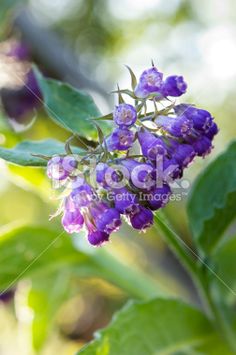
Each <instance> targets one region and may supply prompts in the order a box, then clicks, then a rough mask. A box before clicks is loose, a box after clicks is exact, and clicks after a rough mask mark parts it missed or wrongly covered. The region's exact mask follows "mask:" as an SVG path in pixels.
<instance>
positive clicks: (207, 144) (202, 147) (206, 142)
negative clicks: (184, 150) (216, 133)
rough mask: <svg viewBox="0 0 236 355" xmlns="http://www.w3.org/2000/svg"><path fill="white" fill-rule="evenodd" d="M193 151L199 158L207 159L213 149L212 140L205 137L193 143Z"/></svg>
mask: <svg viewBox="0 0 236 355" xmlns="http://www.w3.org/2000/svg"><path fill="white" fill-rule="evenodd" d="M193 149H194V150H195V153H196V154H197V155H198V156H199V157H205V156H206V155H207V154H209V153H210V151H211V149H212V144H211V140H210V139H209V138H207V137H204V136H203V137H201V138H200V139H198V140H196V141H195V142H194V143H193Z"/></svg>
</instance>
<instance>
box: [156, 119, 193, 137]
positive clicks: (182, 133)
mask: <svg viewBox="0 0 236 355" xmlns="http://www.w3.org/2000/svg"><path fill="white" fill-rule="evenodd" d="M155 123H156V124H157V125H158V126H160V127H161V128H163V129H164V130H165V131H167V132H168V133H169V134H171V135H172V136H174V137H177V138H186V137H188V136H189V135H191V134H192V133H193V123H192V121H191V120H190V119H189V118H187V117H186V116H184V115H182V116H178V117H170V116H159V117H158V118H157V119H156V120H155Z"/></svg>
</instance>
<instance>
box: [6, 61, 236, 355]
mask: <svg viewBox="0 0 236 355" xmlns="http://www.w3.org/2000/svg"><path fill="white" fill-rule="evenodd" d="M128 69H129V72H130V75H131V89H122V90H121V89H119V88H118V89H117V90H116V91H115V93H116V94H117V96H118V103H117V105H116V107H115V108H114V110H113V112H112V113H110V114H108V115H106V116H102V115H101V113H100V111H99V109H98V108H97V106H96V104H95V103H94V101H93V99H92V98H91V97H90V96H89V95H88V94H86V93H84V92H81V91H80V90H77V89H75V88H73V87H71V86H69V85H67V84H65V83H61V82H59V81H56V80H52V79H48V78H44V77H43V76H42V75H41V74H40V72H39V71H38V70H37V69H36V68H34V70H33V73H34V75H35V78H36V80H37V84H38V85H39V89H40V93H41V95H42V97H43V103H44V107H45V109H46V111H47V113H48V116H49V117H50V118H51V119H52V120H53V121H54V123H56V124H58V125H60V126H61V127H63V128H64V129H65V131H67V132H68V131H69V132H70V134H71V133H72V135H71V137H69V139H68V140H67V141H66V143H65V144H64V143H62V142H59V141H58V140H55V139H45V140H42V141H23V142H20V143H19V144H18V145H16V146H15V147H13V148H10V149H9V148H3V147H0V157H1V158H3V159H5V160H7V161H8V162H10V163H14V164H18V165H22V166H31V167H33V166H37V167H45V168H46V169H47V175H48V177H49V178H50V179H51V180H52V182H53V184H52V186H53V188H57V189H58V190H57V192H56V194H57V195H59V198H60V204H59V208H58V211H57V212H56V214H55V215H59V214H60V215H62V225H63V227H64V229H65V231H66V232H68V233H74V234H77V233H80V232H81V230H85V231H86V233H87V238H88V241H89V243H90V244H92V245H94V246H99V245H102V244H104V243H105V242H107V241H108V240H109V238H110V236H111V234H112V233H113V232H115V231H117V230H118V229H119V228H120V226H121V223H122V222H121V221H122V219H123V220H125V221H126V222H128V223H129V224H130V225H131V226H132V227H133V228H134V229H135V230H138V231H145V230H146V229H147V228H149V227H150V226H152V225H153V231H154V229H155V230H156V231H157V235H158V237H159V236H162V237H163V238H164V240H165V242H166V245H167V246H168V247H169V248H170V249H171V250H172V251H173V253H174V254H175V255H176V257H177V258H178V260H179V262H180V263H181V265H183V266H184V267H185V269H186V271H187V272H188V273H189V275H190V277H191V280H192V281H193V284H194V285H195V289H194V290H195V291H196V295H195V297H192V294H191V295H190V294H189V292H188V287H187V288H186V289H185V288H184V292H179V293H180V297H181V296H182V298H185V296H183V295H186V298H187V299H188V303H186V302H183V301H182V300H180V299H176V292H173V290H172V289H171V288H167V287H166V283H164V285H163V280H162V279H164V278H158V277H155V276H152V275H149V274H148V273H147V272H146V270H142V271H141V270H140V269H139V270H135V269H133V268H131V266H127V265H125V264H124V263H123V262H122V263H120V262H119V259H118V258H116V256H114V255H112V256H111V255H110V254H109V253H110V249H109V244H108V245H107V246H108V248H90V247H89V248H83V247H81V245H79V244H78V243H74V240H72V238H67V237H66V236H65V238H63V237H62V236H63V235H64V231H63V232H62V231H61V226H59V227H57V224H56V223H55V225H54V227H55V230H51V228H42V226H39V228H38V227H35V226H33V227H32V226H26V227H24V228H23V229H20V230H19V229H15V230H14V231H11V232H10V234H9V233H6V236H5V237H4V236H1V254H0V255H2V258H3V259H4V262H3V263H2V264H3V272H2V273H1V274H0V281H1V283H0V284H1V285H0V286H1V290H3V291H6V290H7V288H5V285H6V282H7V285H12V278H13V279H14V280H18V279H19V278H22V277H23V276H22V275H25V274H24V272H22V273H21V274H20V275H19V267H20V265H22V270H25V271H27V275H28V272H30V271H31V266H32V265H33V266H34V267H33V268H32V269H33V270H34V268H36V267H38V268H40V267H42V270H43V290H44V291H45V289H46V295H45V296H43V298H40V297H39V294H41V292H38V290H37V293H36V295H37V297H36V298H37V299H38V297H39V304H38V303H35V302H31V303H32V304H31V306H32V307H33V306H34V304H35V310H34V312H35V314H36V316H34V317H32V322H34V320H35V321H36V324H37V322H38V319H42V312H44V311H46V310H47V309H48V307H44V308H43V309H42V307H41V305H42V302H45V300H47V297H48V298H49V301H48V304H51V303H52V302H51V300H52V299H53V300H55V298H56V297H57V296H58V297H59V298H60V299H61V292H58V287H56V292H55V288H53V287H52V289H51V288H45V285H44V282H45V281H47V282H48V284H51V283H52V284H53V283H54V282H55V280H54V278H55V276H60V279H59V280H60V285H61V289H62V291H63V292H64V289H65V288H66V287H67V286H65V285H68V279H67V277H68V276H63V275H69V277H71V278H73V280H74V277H75V268H76V274H77V272H78V275H79V277H86V278H88V277H89V275H90V276H91V277H98V275H99V277H101V278H102V279H104V280H106V281H107V282H111V283H112V284H114V285H115V286H116V287H118V288H119V289H121V290H122V291H124V292H125V293H126V295H127V296H128V297H130V298H135V299H136V300H137V299H138V300H139V301H140V300H141V301H142V302H138V303H132V304H129V305H127V306H126V307H125V308H124V309H123V310H122V311H121V312H119V313H118V314H117V316H116V317H115V318H114V321H113V322H112V323H111V324H110V325H109V326H108V328H107V329H104V330H103V331H102V332H101V333H100V336H99V337H97V339H95V340H94V341H93V342H92V343H91V344H89V345H88V346H86V347H85V348H83V349H82V350H81V351H80V352H79V353H80V354H84V355H91V354H109V355H120V354H122V355H123V354H124V355H152V354H154V353H155V354H160V353H161V354H164V353H165V354H177V353H179V354H180V353H181V354H187V355H190V354H204V355H211V354H212V355H213V354H214V355H216V354H220V355H221V354H224V355H231V354H236V337H235V324H236V323H235V322H236V315H235V295H236V292H235V291H234V290H235V285H236V271H235V270H236V269H235V254H236V238H235V236H234V233H235V229H234V228H232V227H233V226H232V227H231V228H229V227H230V225H231V223H232V222H233V220H234V219H235V216H236V213H235V211H236V179H235V176H236V165H235V161H236V142H232V144H231V145H230V146H229V148H228V149H227V150H226V151H225V152H224V153H223V154H222V155H220V156H219V157H217V158H216V159H215V160H214V161H213V162H212V163H210V164H209V165H208V166H207V168H206V169H205V171H203V173H202V174H201V175H200V176H199V177H198V178H197V179H196V182H195V183H194V185H193V186H192V187H191V192H190V194H189V196H188V201H187V215H188V222H189V226H190V230H191V232H192V233H191V244H189V245H188V244H186V243H185V240H184V238H182V237H180V236H178V234H177V233H176V232H175V231H174V229H173V228H172V227H171V224H170V222H169V221H168V219H167V216H166V214H165V211H164V209H163V207H164V206H165V205H166V204H167V203H168V202H169V201H170V200H172V197H176V195H177V193H176V190H175V189H176V188H177V187H176V186H182V187H183V185H181V183H179V181H181V180H180V179H181V178H182V176H183V174H184V170H185V169H186V168H187V167H188V166H189V165H190V164H191V163H192V162H193V160H194V159H195V158H197V157H203V158H204V157H205V156H206V155H207V154H209V153H210V151H211V149H212V141H213V138H214V136H215V135H216V133H217V132H218V128H217V125H216V123H215V122H214V120H213V117H212V116H211V114H210V113H209V112H208V111H206V110H203V109H200V108H197V107H195V106H194V105H190V104H186V103H185V104H183V103H182V104H180V103H177V102H176V101H175V100H177V99H176V98H179V97H180V96H182V95H183V94H184V93H185V92H186V89H187V85H186V83H185V81H184V79H183V77H181V76H170V77H167V78H164V77H163V74H162V73H161V72H159V70H158V69H157V68H156V67H155V66H154V65H153V66H152V67H151V68H149V69H147V70H145V71H144V72H143V73H142V75H141V77H140V79H139V80H138V81H137V80H136V77H135V75H134V73H133V71H132V70H131V69H130V68H128ZM30 89H31V88H30ZM34 94H35V95H36V96H37V99H38V100H40V96H38V95H37V91H35V92H34ZM124 98H126V101H124ZM132 100H133V101H132ZM27 134H29V132H27ZM78 142H79V144H77V143H78ZM73 143H74V144H73ZM16 171H17V170H16ZM32 180H33V179H32V178H31V179H30V181H31V182H32ZM182 182H183V181H182ZM35 184H37V182H35ZM37 191H38V186H37ZM47 203H48V202H47ZM177 213H178V212H177ZM120 234H122V230H121V231H120ZM152 236H153V237H155V236H154V233H153V234H152ZM59 239H60V241H59V243H60V244H59V245H57V246H56V247H55V248H53V246H54V243H56V241H57V240H59ZM16 241H17V243H16ZM13 244H14V245H15V244H16V245H17V248H13ZM18 245H20V246H22V247H21V248H20V250H26V251H29V253H27V255H26V254H25V253H24V252H23V253H21V252H20V253H19V248H18ZM127 245H128V246H129V245H130V244H129V242H127ZM42 246H44V247H45V249H44V250H42ZM51 246H52V248H51ZM23 247H24V248H23ZM50 248H51V249H50ZM14 250H15V253H14ZM13 253H14V254H13ZM31 254H32V255H36V258H35V259H33V260H32V262H31V264H30V265H28V263H29V259H28V255H31ZM37 255H38V256H37ZM41 255H43V256H44V257H43V258H42V260H41V263H38V265H37V261H38V259H39V258H40V257H41ZM26 256H27V258H26ZM147 259H148V258H147ZM13 261H14V262H13ZM8 265H10V269H8ZM65 265H66V266H67V267H68V270H71V271H70V272H68V273H67V272H66V273H63V272H61V271H62V269H63V268H64V266H65ZM48 266H49V267H48ZM70 266H71V269H69V267H70ZM158 267H159V271H160V272H161V269H162V268H161V265H158ZM5 268H6V269H5ZM4 270H6V272H5V273H4ZM33 270H32V271H33ZM52 270H53V271H54V272H55V273H52ZM1 275H2V276H1ZM33 275H34V274H33ZM27 277H28V276H27ZM65 277H66V279H65ZM33 278H34V276H33ZM36 279H37V278H36ZM64 280H66V281H64ZM34 281H35V279H34ZM167 283H168V282H167ZM34 284H35V282H33V283H32V285H34ZM7 285H6V286H7ZM179 286H180V287H181V290H182V287H185V285H184V283H183V282H179ZM27 287H28V286H27ZM177 292H178V291H177ZM43 295H44V294H43ZM160 296H161V297H160ZM173 296H174V298H173ZM57 301H58V300H55V302H53V308H56V307H57V306H56V307H54V305H55V304H56V305H57V304H58V303H57ZM194 305H195V306H197V308H196V307H194ZM199 308H201V309H199ZM37 312H40V314H39V317H38V318H37ZM49 318H50V321H51V319H52V313H51V310H50V312H49ZM43 319H46V318H44V314H43ZM48 323H50V322H49V321H48V322H46V321H44V322H43V324H44V325H43V324H41V323H40V327H41V326H42V327H47V325H48ZM33 327H34V329H37V328H35V323H33ZM40 329H41V328H40ZM42 329H44V328H42ZM42 329H41V330H42ZM46 329H47V328H46ZM124 329H125V331H124ZM43 333H44V334H46V333H47V330H45V329H44V331H43ZM32 334H33V336H34V337H36V339H34V340H36V343H37V335H38V332H37V331H34V332H32ZM39 334H40V339H41V335H42V331H40V332H39ZM136 335H137V336H136ZM40 341H41V340H40ZM37 350H38V348H37Z"/></svg>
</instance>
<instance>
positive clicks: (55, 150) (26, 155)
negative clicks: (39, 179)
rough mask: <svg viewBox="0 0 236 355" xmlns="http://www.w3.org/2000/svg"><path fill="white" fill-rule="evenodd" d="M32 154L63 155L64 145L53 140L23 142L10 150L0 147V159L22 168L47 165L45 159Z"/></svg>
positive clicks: (76, 152) (78, 152)
mask: <svg viewBox="0 0 236 355" xmlns="http://www.w3.org/2000/svg"><path fill="white" fill-rule="evenodd" d="M72 150H73V153H75V154H82V153H83V152H84V151H83V150H82V149H81V148H78V147H74V148H73V147H72ZM33 154H40V155H45V156H53V155H55V154H65V145H64V143H61V142H59V141H57V140H55V139H46V140H42V141H24V142H21V143H19V144H18V145H16V146H15V147H14V148H11V149H7V148H2V147H0V158H2V159H4V160H6V161H8V162H10V163H14V164H17V165H23V166H46V165H47V161H46V160H45V159H42V158H39V157H36V156H33Z"/></svg>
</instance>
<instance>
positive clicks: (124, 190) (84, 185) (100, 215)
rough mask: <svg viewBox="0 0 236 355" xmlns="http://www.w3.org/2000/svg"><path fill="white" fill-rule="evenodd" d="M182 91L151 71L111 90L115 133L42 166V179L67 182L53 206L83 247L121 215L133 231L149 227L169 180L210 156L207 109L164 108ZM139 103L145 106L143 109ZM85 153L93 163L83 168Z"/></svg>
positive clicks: (178, 82)
mask: <svg viewBox="0 0 236 355" xmlns="http://www.w3.org/2000/svg"><path fill="white" fill-rule="evenodd" d="M130 72H131V75H132V79H133V82H134V78H135V76H134V74H133V72H132V71H131V69H130ZM135 80H136V78H135ZM186 88H187V84H186V83H185V81H184V79H183V77H182V76H169V77H167V78H166V79H163V74H162V73H161V72H159V71H158V70H157V68H156V67H155V66H152V67H151V68H150V69H147V70H145V71H144V72H143V73H142V75H141V77H140V79H139V81H138V82H137V81H136V83H135V85H133V90H132V91H131V90H118V94H119V104H118V105H117V106H116V107H115V109H114V112H113V122H114V125H115V128H114V130H113V131H112V132H111V133H110V134H109V135H108V136H105V137H102V141H100V144H99V145H98V146H97V147H96V148H95V149H94V151H93V152H91V150H90V151H89V153H88V155H87V156H84V157H83V158H82V159H78V157H76V156H56V157H53V158H52V159H51V160H50V161H49V162H48V168H47V173H48V176H49V178H51V179H53V180H56V181H60V182H62V183H63V185H65V182H69V185H68V184H67V189H66V191H68V192H67V193H66V194H65V195H66V197H64V198H63V201H62V208H61V210H62V211H63V217H62V225H63V227H64V229H65V230H66V231H67V232H68V233H78V232H79V231H80V230H81V229H82V228H85V229H86V230H87V234H88V241H89V243H91V244H92V245H96V246H97V245H101V244H102V243H104V242H106V241H108V240H109V236H110V235H111V233H112V232H114V231H117V230H118V229H119V227H120V226H121V223H122V221H121V218H122V216H123V218H125V219H126V221H127V222H128V223H129V224H130V225H131V226H132V227H133V228H135V229H137V230H140V231H144V230H145V229H147V228H148V227H150V226H151V225H152V224H153V211H156V210H158V209H160V208H162V207H164V206H165V205H166V204H167V202H168V201H169V199H170V196H171V187H170V185H171V182H173V180H175V179H179V178H181V177H182V175H183V171H184V169H185V168H187V167H188V166H189V164H190V163H191V162H192V161H193V159H194V158H195V157H196V156H201V157H204V156H205V155H207V154H208V153H209V152H210V151H211V149H212V140H213V137H214V136H215V134H216V133H217V131H218V128H217V125H216V123H215V122H214V121H213V117H212V116H211V114H210V113H209V112H208V111H206V110H203V109H199V108H196V107H195V106H193V105H188V104H178V105H175V103H174V102H172V103H171V104H169V102H170V101H171V99H170V97H178V96H181V95H182V94H184V93H185V91H186ZM122 94H128V95H129V96H130V97H131V98H133V99H134V100H135V105H131V104H128V103H126V102H124V99H123V97H122ZM166 103H168V105H167V104H166ZM147 104H149V105H153V110H152V111H151V112H147ZM159 106H160V107H159ZM163 106H164V108H163ZM104 119H105V116H104ZM91 156H92V158H93V159H94V160H95V165H94V166H93V167H92V169H91V168H90V170H88V163H89V162H90V158H91ZM81 166H83V168H85V170H83V174H82V175H81ZM92 177H93V178H92Z"/></svg>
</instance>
